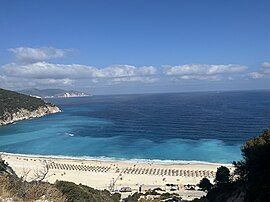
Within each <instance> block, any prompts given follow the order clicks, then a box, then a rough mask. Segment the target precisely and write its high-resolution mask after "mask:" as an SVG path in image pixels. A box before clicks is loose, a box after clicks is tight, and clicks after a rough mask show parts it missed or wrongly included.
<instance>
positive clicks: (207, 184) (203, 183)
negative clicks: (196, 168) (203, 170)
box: [198, 178, 213, 191]
mask: <svg viewBox="0 0 270 202" xmlns="http://www.w3.org/2000/svg"><path fill="white" fill-rule="evenodd" d="M198 186H199V187H200V188H201V189H202V190H203V191H209V190H210V189H211V188H212V187H213V185H212V183H211V182H210V181H209V179H207V178H203V179H201V181H200V183H199V184H198Z"/></svg>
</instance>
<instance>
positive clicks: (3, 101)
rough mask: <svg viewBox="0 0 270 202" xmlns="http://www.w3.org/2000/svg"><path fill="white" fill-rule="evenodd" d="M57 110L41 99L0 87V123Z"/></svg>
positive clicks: (57, 110) (58, 110) (57, 109)
mask: <svg viewBox="0 0 270 202" xmlns="http://www.w3.org/2000/svg"><path fill="white" fill-rule="evenodd" d="M57 112H60V109H59V108H58V107H57V106H55V105H53V104H51V103H47V102H45V101H43V100H42V99H39V98H34V97H31V96H28V95H23V94H20V93H17V92H13V91H9V90H4V89H0V125H6V124H10V123H13V122H15V121H19V120H24V119H29V118H35V117H41V116H44V115H46V114H52V113H57Z"/></svg>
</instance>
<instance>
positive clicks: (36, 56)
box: [9, 47, 70, 62]
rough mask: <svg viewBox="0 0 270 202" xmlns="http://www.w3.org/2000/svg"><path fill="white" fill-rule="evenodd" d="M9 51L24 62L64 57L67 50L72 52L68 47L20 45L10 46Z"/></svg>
mask: <svg viewBox="0 0 270 202" xmlns="http://www.w3.org/2000/svg"><path fill="white" fill-rule="evenodd" d="M9 51H11V52H12V53H14V55H15V57H16V59H17V60H19V61H23V62H37V61H45V60H50V59H55V58H63V57H64V56H65V55H66V54H67V52H70V50H67V49H57V48H53V47H41V48H31V47H18V48H10V49H9Z"/></svg>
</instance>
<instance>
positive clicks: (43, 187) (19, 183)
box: [0, 174, 65, 202]
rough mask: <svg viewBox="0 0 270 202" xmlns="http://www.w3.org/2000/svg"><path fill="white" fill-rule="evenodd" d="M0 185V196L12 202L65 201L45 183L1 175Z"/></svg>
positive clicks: (56, 190)
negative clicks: (12, 201)
mask: <svg viewBox="0 0 270 202" xmlns="http://www.w3.org/2000/svg"><path fill="white" fill-rule="evenodd" d="M0 185H1V189H0V196H2V198H13V200H14V201H35V200H39V199H44V200H48V201H56V202H63V201H65V197H64V196H63V194H62V193H61V192H60V191H59V190H58V189H57V188H56V187H55V186H54V185H52V184H49V183H46V182H26V181H23V180H22V179H20V178H17V177H16V176H13V175H9V174H1V175H0Z"/></svg>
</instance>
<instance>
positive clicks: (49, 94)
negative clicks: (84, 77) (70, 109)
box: [19, 88, 90, 98]
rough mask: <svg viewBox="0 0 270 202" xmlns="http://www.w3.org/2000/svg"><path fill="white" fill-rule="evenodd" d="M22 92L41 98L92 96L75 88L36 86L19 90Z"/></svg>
mask: <svg viewBox="0 0 270 202" xmlns="http://www.w3.org/2000/svg"><path fill="white" fill-rule="evenodd" d="M19 92H20V93H23V94H26V95H31V96H33V97H41V98H68V97H86V96H90V95H89V94H86V93H83V92H79V91H74V90H63V89H43V90H39V89H36V88H32V89H25V90H21V91H19Z"/></svg>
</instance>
